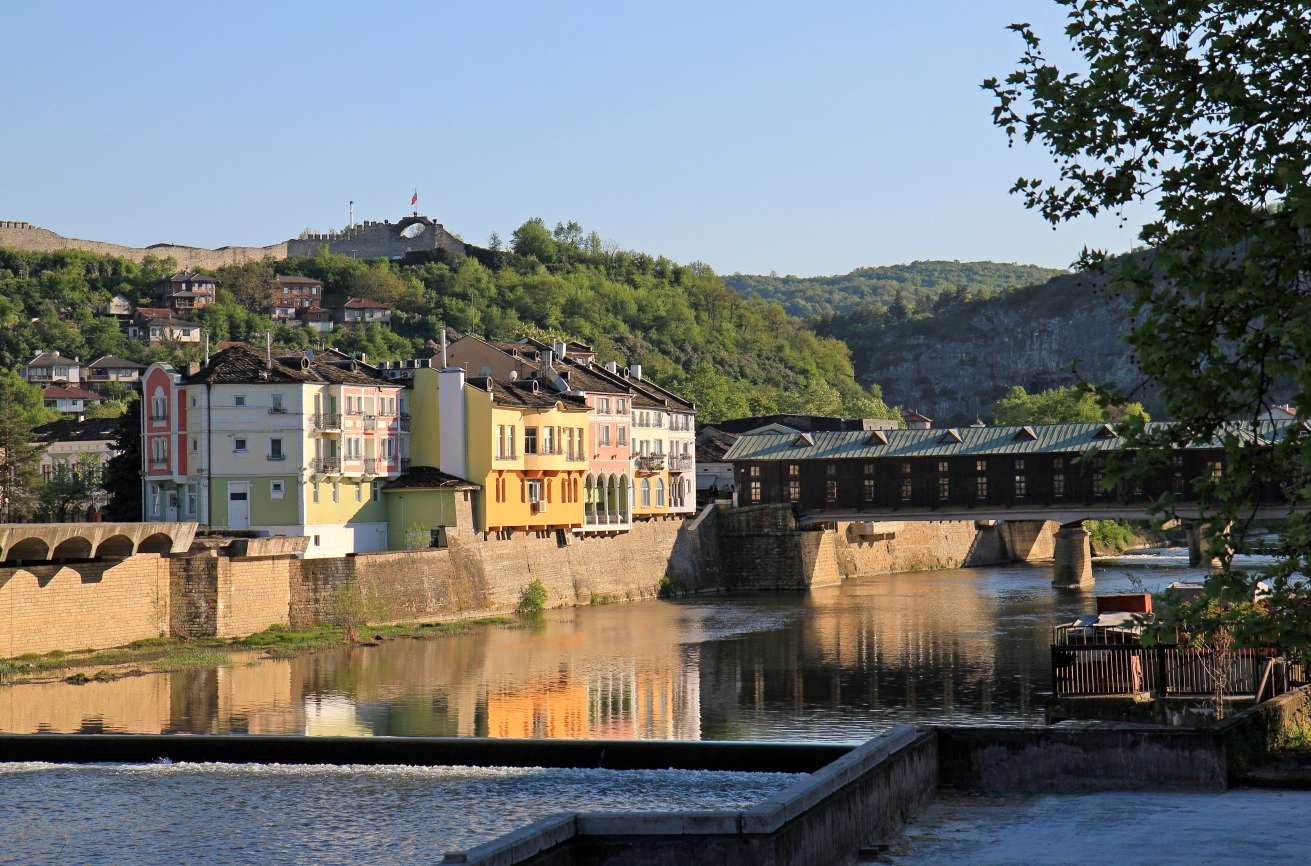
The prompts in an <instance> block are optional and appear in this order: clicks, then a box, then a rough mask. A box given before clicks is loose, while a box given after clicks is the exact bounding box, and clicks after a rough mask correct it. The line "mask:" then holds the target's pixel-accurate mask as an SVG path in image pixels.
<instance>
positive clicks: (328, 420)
mask: <svg viewBox="0 0 1311 866" xmlns="http://www.w3.org/2000/svg"><path fill="white" fill-rule="evenodd" d="M313 422H314V429H315V430H320V431H327V430H340V429H341V415H340V414H338V413H336V412H316V413H315V414H314V419H313Z"/></svg>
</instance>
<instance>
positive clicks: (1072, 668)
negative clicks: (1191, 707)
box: [1051, 643, 1308, 700]
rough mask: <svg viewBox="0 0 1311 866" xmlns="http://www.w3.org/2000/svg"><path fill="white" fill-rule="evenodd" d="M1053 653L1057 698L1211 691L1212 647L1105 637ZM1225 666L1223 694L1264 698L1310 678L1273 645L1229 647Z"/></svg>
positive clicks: (1212, 682)
mask: <svg viewBox="0 0 1311 866" xmlns="http://www.w3.org/2000/svg"><path fill="white" fill-rule="evenodd" d="M1051 653H1052V690H1053V692H1054V693H1055V695H1056V697H1058V698H1065V697H1099V696H1105V697H1113V696H1117V695H1136V694H1152V695H1156V696H1159V697H1165V696H1194V695H1196V696H1201V695H1211V694H1213V693H1214V691H1215V685H1214V679H1213V674H1212V669H1213V667H1214V664H1213V662H1212V655H1213V653H1212V651H1211V650H1206V649H1195V648H1192V647H1180V646H1153V647H1145V646H1141V645H1139V646H1126V645H1124V644H1120V643H1103V644H1074V645H1072V644H1065V645H1056V646H1053V647H1052V648H1051ZM1227 668H1228V676H1227V677H1226V683H1225V694H1226V695H1234V696H1247V695H1250V696H1252V697H1254V698H1256V699H1257V700H1265V699H1267V698H1272V697H1277V696H1278V695H1281V694H1283V693H1284V692H1286V691H1288V690H1289V689H1292V688H1296V687H1298V686H1301V685H1306V684H1307V682H1308V681H1307V670H1306V667H1305V666H1304V665H1301V664H1295V663H1292V662H1290V661H1288V660H1287V659H1285V658H1284V657H1283V656H1282V655H1281V654H1280V651H1279V650H1278V649H1277V648H1275V647H1246V648H1242V649H1234V650H1230V651H1229V660H1228V663H1227Z"/></svg>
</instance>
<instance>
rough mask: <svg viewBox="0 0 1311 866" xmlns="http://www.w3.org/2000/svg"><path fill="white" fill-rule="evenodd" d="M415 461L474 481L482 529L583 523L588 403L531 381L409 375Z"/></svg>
mask: <svg viewBox="0 0 1311 866" xmlns="http://www.w3.org/2000/svg"><path fill="white" fill-rule="evenodd" d="M412 399H413V405H414V462H415V464H416V465H417V466H431V467H435V468H438V469H440V470H441V471H442V472H445V473H446V474H448V475H451V476H453V477H455V478H461V479H467V480H468V481H470V482H472V483H474V484H476V485H478V486H479V487H480V488H481V492H480V493H479V494H478V495H477V496H476V497H475V502H474V514H473V517H474V526H475V527H476V528H477V529H478V530H479V531H482V532H486V533H497V534H507V533H511V532H514V531H516V530H521V531H547V530H574V529H579V528H581V527H582V526H583V481H584V476H585V475H586V473H587V426H588V422H587V414H588V406H587V402H586V401H585V400H584V399H583V397H582V396H580V395H577V394H569V393H556V392H554V391H553V390H551V389H550V388H548V387H545V386H543V384H542V383H541V382H539V381H537V380H535V379H526V380H525V379H507V380H504V381H501V380H497V379H493V378H486V377H477V378H468V377H467V376H466V375H465V371H464V370H463V369H461V368H458V367H448V368H446V369H443V370H435V369H433V368H426V369H419V370H416V371H415V373H414V391H413V398H412Z"/></svg>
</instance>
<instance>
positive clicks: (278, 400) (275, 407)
mask: <svg viewBox="0 0 1311 866" xmlns="http://www.w3.org/2000/svg"><path fill="white" fill-rule="evenodd" d="M269 409H271V410H272V411H273V412H275V413H276V412H285V411H286V410H285V409H283V408H282V395H281V394H270V395H269Z"/></svg>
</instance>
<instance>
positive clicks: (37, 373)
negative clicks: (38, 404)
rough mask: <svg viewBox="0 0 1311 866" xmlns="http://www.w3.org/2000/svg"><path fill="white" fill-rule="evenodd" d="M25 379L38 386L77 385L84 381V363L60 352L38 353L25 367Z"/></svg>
mask: <svg viewBox="0 0 1311 866" xmlns="http://www.w3.org/2000/svg"><path fill="white" fill-rule="evenodd" d="M23 378H24V379H26V380H27V381H29V382H32V383H34V384H37V385H45V384H48V383H51V382H66V383H68V384H72V385H76V384H77V383H79V382H80V381H82V362H81V359H79V358H69V357H67V356H65V355H62V354H60V353H59V352H57V351H55V352H37V353H36V356H35V357H33V358H32V360H30V361H28V362H27V363H26V364H24V365H23Z"/></svg>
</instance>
